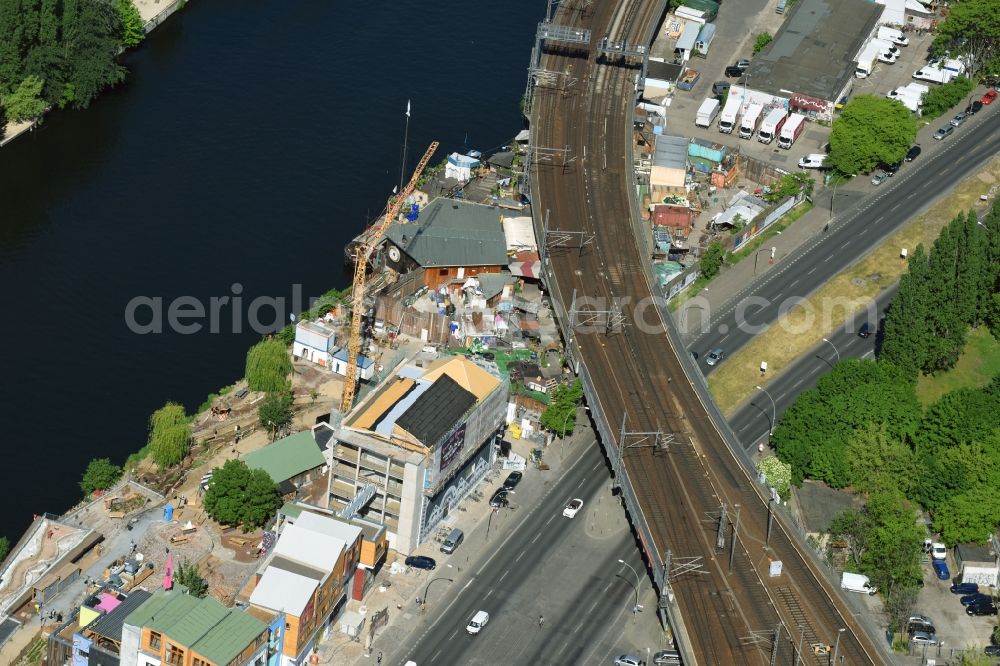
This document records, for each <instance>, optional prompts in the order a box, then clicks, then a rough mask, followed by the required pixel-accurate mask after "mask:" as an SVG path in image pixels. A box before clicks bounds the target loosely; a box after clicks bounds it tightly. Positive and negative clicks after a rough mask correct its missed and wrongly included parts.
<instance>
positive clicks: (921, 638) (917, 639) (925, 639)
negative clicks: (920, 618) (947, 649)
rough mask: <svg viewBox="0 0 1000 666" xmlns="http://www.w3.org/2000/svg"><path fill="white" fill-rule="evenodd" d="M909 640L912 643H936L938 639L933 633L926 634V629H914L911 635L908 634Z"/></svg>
mask: <svg viewBox="0 0 1000 666" xmlns="http://www.w3.org/2000/svg"><path fill="white" fill-rule="evenodd" d="M910 642H911V643H913V644H914V645H937V644H938V639H937V636H935V635H934V634H928V633H927V632H926V631H914V632H913V635H912V636H910Z"/></svg>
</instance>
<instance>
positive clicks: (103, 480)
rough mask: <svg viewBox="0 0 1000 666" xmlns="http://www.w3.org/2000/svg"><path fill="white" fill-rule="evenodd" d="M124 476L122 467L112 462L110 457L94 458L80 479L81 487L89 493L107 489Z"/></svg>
mask: <svg viewBox="0 0 1000 666" xmlns="http://www.w3.org/2000/svg"><path fill="white" fill-rule="evenodd" d="M120 478H122V468H121V467H118V466H117V465H114V464H112V462H111V460H110V459H108V458H94V459H93V460H91V461H90V462H89V463H88V464H87V469H86V470H85V471H84V473H83V480H82V481H80V488H82V489H83V492H84V493H86V494H87V495H90V494H91V493H93V492H95V491H97V490H107V489H108V488H110V487H111V486H113V485H115V483H117V482H118V479H120Z"/></svg>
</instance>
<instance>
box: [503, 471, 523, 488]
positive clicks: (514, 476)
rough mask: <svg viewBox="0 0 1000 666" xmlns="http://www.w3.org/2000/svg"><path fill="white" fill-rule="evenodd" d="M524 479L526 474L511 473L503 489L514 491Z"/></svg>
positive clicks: (505, 480) (504, 481)
mask: <svg viewBox="0 0 1000 666" xmlns="http://www.w3.org/2000/svg"><path fill="white" fill-rule="evenodd" d="M523 477H524V472H516V471H515V472H511V473H510V474H508V475H507V478H506V479H504V480H503V487H504V488H506V489H507V490H513V489H514V488H516V487H517V484H519V483H521V479H522V478H523Z"/></svg>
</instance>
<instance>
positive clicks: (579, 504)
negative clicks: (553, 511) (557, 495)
mask: <svg viewBox="0 0 1000 666" xmlns="http://www.w3.org/2000/svg"><path fill="white" fill-rule="evenodd" d="M581 508H583V500H582V499H573V500H570V501H569V504H567V505H566V508H565V509H563V515H564V516H566V517H567V518H572V517H573V516H575V515H576V514H577V513H579V512H580V509H581Z"/></svg>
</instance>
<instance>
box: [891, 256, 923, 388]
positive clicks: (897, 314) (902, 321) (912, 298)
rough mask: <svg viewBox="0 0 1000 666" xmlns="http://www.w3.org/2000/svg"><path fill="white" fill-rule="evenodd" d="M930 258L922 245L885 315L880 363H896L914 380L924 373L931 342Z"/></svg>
mask: <svg viewBox="0 0 1000 666" xmlns="http://www.w3.org/2000/svg"><path fill="white" fill-rule="evenodd" d="M928 272H929V269H928V265H927V254H926V253H925V252H924V246H923V245H918V246H917V248H916V250H914V252H913V254H912V255H911V256H910V258H909V259H908V260H907V267H906V272H905V273H903V275H902V277H901V278H900V279H899V288H898V290H897V291H896V295H895V296H893V298H892V302H891V303H890V304H889V307H888V309H887V310H886V314H885V335H884V336H883V340H882V348H881V350H880V353H879V360H880V361H882V362H886V363H892V364H893V365H895V366H896V367H897V368H899V369H900V370H902V372H903V373H904V374H905V375H906V376H908V377H911V378H916V376H917V375H918V374H919V372H920V370H921V369H923V367H924V365H925V363H926V359H927V356H928V350H927V344H928V340H929V339H930V336H931V334H930V330H931V329H930V323H929V322H930V309H931V299H930V295H929V294H928V293H927V290H926V289H925V288H924V285H925V284H926V282H927V281H928V280H929V278H928Z"/></svg>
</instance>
